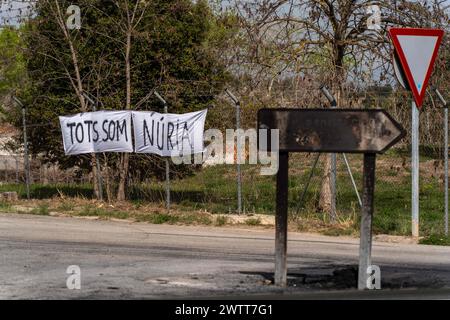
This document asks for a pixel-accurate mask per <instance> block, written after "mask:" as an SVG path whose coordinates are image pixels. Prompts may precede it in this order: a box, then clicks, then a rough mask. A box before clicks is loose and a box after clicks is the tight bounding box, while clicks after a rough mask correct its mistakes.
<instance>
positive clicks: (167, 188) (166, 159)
mask: <svg viewBox="0 0 450 320" xmlns="http://www.w3.org/2000/svg"><path fill="white" fill-rule="evenodd" d="M153 93H154V95H155V96H156V98H158V100H159V101H161V102H162V104H163V105H164V113H166V114H167V112H168V108H167V101H166V100H164V98H163V97H161V95H160V94H159V93H158V92H156V90H155V91H153ZM164 163H165V167H166V209H167V211H170V164H169V159H168V158H167V157H165V158H164Z"/></svg>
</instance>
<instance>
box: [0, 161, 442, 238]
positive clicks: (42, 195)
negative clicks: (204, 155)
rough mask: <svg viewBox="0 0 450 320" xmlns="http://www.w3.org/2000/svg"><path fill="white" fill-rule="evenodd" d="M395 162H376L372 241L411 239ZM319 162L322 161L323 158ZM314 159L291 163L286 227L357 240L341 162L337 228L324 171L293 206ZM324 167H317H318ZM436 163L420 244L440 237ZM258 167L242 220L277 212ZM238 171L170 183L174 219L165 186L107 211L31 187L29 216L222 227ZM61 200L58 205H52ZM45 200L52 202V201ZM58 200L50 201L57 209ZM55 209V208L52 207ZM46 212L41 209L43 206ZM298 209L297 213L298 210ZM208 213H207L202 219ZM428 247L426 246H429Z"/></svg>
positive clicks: (211, 170) (87, 191)
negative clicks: (325, 196)
mask: <svg viewBox="0 0 450 320" xmlns="http://www.w3.org/2000/svg"><path fill="white" fill-rule="evenodd" d="M400 156H401V155H398V154H388V155H383V156H380V157H379V159H378V160H377V174H376V178H377V181H376V186H375V215H374V221H373V230H374V233H375V234H391V235H405V236H407V235H410V233H411V210H410V208H411V193H410V186H411V181H410V175H409V168H408V167H401V162H402V161H401V158H400ZM324 157H325V156H323V157H322V159H324ZM313 160H314V158H313V157H305V156H303V157H297V155H294V156H293V157H292V158H291V160H290V180H289V212H290V217H291V220H290V221H291V223H290V226H291V228H292V229H294V230H299V231H312V232H321V233H324V234H328V235H358V233H359V212H360V208H359V204H358V201H357V197H356V195H355V193H354V190H353V186H352V184H351V181H350V179H349V177H348V174H347V172H346V167H345V166H344V164H343V162H342V161H339V168H338V181H337V186H338V190H337V209H338V216H339V217H338V222H337V223H331V222H330V221H329V217H328V214H326V213H325V214H324V213H322V212H318V211H317V206H318V203H319V196H320V188H321V182H322V173H323V172H322V167H323V165H321V166H319V167H318V168H317V170H316V171H315V175H314V178H313V180H312V181H311V183H310V185H309V189H308V192H307V193H306V194H305V197H304V198H303V200H304V201H303V202H302V204H301V206H300V207H299V208H298V204H299V202H300V199H301V195H302V193H303V190H304V188H305V185H306V183H307V178H308V176H309V173H310V170H311V164H312V162H313ZM349 160H350V163H351V167H352V171H353V175H354V177H355V180H356V182H357V185H358V187H359V188H360V185H361V179H362V172H361V171H362V157H361V156H354V155H349ZM321 161H322V162H323V160H321ZM433 161H434V160H429V159H423V161H422V162H421V175H422V176H421V181H420V183H421V185H420V186H421V189H420V221H421V224H420V233H421V235H423V236H425V237H430V236H433V235H440V234H443V233H444V224H443V210H444V200H443V188H442V182H441V181H440V180H439V179H438V176H439V175H438V174H436V173H433V171H432V164H433ZM259 169H260V168H259V167H258V166H249V165H244V166H242V170H243V207H244V209H245V212H246V213H250V214H254V215H272V216H273V214H274V212H275V177H274V176H261V175H260V174H259ZM235 179H236V172H235V167H234V166H226V165H223V166H215V167H207V168H203V169H202V170H201V171H199V172H198V173H197V174H195V175H193V176H190V177H187V178H185V179H183V180H172V181H171V198H172V201H173V203H174V207H173V208H174V212H177V214H172V213H171V214H167V213H166V212H165V210H164V209H163V203H164V183H163V182H158V181H153V182H151V183H148V184H139V185H133V186H130V192H129V195H130V201H129V202H128V203H127V204H126V205H125V207H123V208H121V209H118V206H117V204H113V205H114V207H109V206H108V205H106V204H105V205H98V204H96V205H94V206H93V205H91V204H89V203H90V202H89V201H91V200H90V199H91V198H92V187H91V186H90V185H36V184H35V185H33V186H32V188H31V195H32V197H33V198H35V199H42V201H44V202H45V201H47V202H46V204H39V205H37V207H35V208H33V209H32V210H31V211H32V212H31V213H34V214H41V215H46V214H50V213H51V212H55V211H57V212H64V213H66V214H70V215H79V216H97V217H101V218H105V219H106V218H118V219H134V220H136V221H146V222H150V223H169V224H178V223H182V224H192V223H195V224H206V225H218V226H221V225H226V224H229V223H232V221H231V220H230V219H228V217H229V214H230V213H235V210H236V204H237V199H236V194H237V192H236V180H235ZM3 191H17V192H18V193H19V195H20V196H21V197H22V198H24V197H25V189H24V188H23V186H20V185H1V186H0V192H3ZM62 198H63V199H67V201H59V200H58V201H56V200H55V199H62ZM45 199H52V200H50V201H48V200H45ZM70 199H84V200H86V202H87V203H88V204H83V205H82V207H81V208H80V207H79V204H77V203H76V201H75V202H73V201H71V200H70ZM55 201H56V202H55ZM54 202H55V203H54ZM46 206H47V207H46ZM297 209H298V210H297ZM0 210H1V211H7V212H8V211H11V210H13V211H14V208H12V207H11V204H7V203H0ZM146 210H147V211H146ZM206 213H207V214H206ZM260 219H261V218H260V217H251V218H247V219H244V220H242V221H241V222H240V223H242V224H244V225H248V226H257V225H260V224H261V221H260ZM430 241H431V240H430Z"/></svg>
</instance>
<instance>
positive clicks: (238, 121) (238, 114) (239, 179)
mask: <svg viewBox="0 0 450 320" xmlns="http://www.w3.org/2000/svg"><path fill="white" fill-rule="evenodd" d="M225 93H226V94H227V95H228V96H229V97H230V99H231V100H233V102H234V104H235V106H236V131H237V134H239V129H240V128H241V102H240V101H239V100H238V98H236V96H235V95H234V94H232V93H231V92H230V91H229V90H228V89H225ZM237 141H238V143H237V147H236V151H237V156H236V163H237V178H236V179H237V197H238V214H241V213H242V173H241V164H240V162H239V161H240V159H241V157H240V155H241V154H240V152H241V150H239V136H237ZM244 148H245V142H244ZM233 152H234V150H233Z"/></svg>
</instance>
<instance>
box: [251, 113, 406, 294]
mask: <svg viewBox="0 0 450 320" xmlns="http://www.w3.org/2000/svg"><path fill="white" fill-rule="evenodd" d="M258 128H260V129H278V130H279V138H280V141H279V170H278V173H277V194H276V201H277V209H276V218H275V284H276V285H279V286H286V282H287V224H288V219H287V218H288V170H289V163H288V160H289V152H308V153H310V152H319V153H364V178H363V179H364V185H363V187H364V191H363V199H362V203H363V205H362V212H361V238H360V239H361V240H360V257H359V274H358V279H359V280H358V288H359V289H364V288H366V280H367V267H368V266H370V265H371V248H372V216H373V196H374V187H375V160H376V154H377V153H383V152H385V151H386V150H388V149H389V148H390V147H392V146H393V145H394V144H396V143H397V142H398V141H399V140H400V139H402V138H403V137H404V136H405V131H404V129H403V128H402V127H401V126H400V124H398V123H397V122H396V121H395V120H394V119H393V118H392V117H391V116H390V115H389V114H388V113H387V112H385V111H384V110H375V109H373V110H361V109H360V110H355V109H339V110H336V109H334V110H333V109H261V110H260V111H259V112H258ZM269 133H270V131H269ZM267 139H268V141H266V144H265V145H266V146H269V145H270V143H268V142H269V141H271V137H270V134H268V138H267ZM262 145H264V144H261V141H259V149H260V150H261V151H267V150H264V148H263V147H262Z"/></svg>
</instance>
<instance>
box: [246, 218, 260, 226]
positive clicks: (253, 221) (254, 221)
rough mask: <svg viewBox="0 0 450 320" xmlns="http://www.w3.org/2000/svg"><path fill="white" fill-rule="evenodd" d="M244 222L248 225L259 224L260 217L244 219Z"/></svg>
mask: <svg viewBox="0 0 450 320" xmlns="http://www.w3.org/2000/svg"><path fill="white" fill-rule="evenodd" d="M245 224H246V225H248V226H259V225H260V224H261V219H260V218H249V219H247V220H245Z"/></svg>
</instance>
